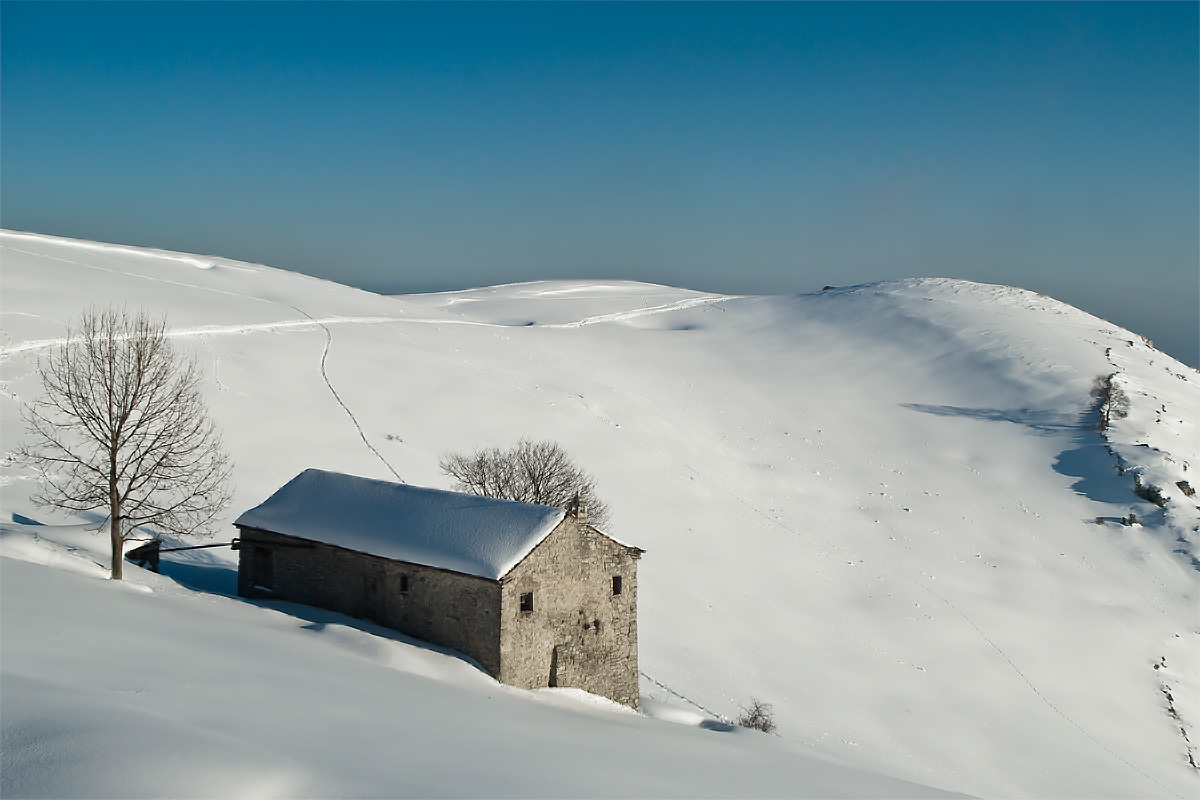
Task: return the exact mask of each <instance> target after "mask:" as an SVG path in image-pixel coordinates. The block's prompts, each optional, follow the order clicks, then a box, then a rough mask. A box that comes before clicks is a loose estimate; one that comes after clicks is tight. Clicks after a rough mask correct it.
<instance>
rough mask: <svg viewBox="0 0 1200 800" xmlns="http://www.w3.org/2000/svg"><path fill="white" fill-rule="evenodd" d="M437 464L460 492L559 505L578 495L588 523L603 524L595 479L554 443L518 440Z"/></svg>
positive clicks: (606, 516)
mask: <svg viewBox="0 0 1200 800" xmlns="http://www.w3.org/2000/svg"><path fill="white" fill-rule="evenodd" d="M440 466H441V468H442V472H444V473H446V474H447V475H449V476H450V477H451V478H454V480H455V485H454V488H455V489H456V490H457V491H460V492H469V493H470V494H477V495H480V496H482V497H498V498H501V499H504V500H520V501H521V502H524V503H538V504H539V505H544V506H556V507H559V508H566V507H567V506H569V505H570V504H571V503H572V501H573V500H574V499H575V496H576V495H578V496H579V500H580V501H581V502H582V503H584V504H585V506H586V509H587V518H588V522H589V523H591V524H592V525H595V526H596V527H597V528H600V527H604V526H605V525H607V524H608V522H609V510H608V504H607V503H605V502H604V501H603V500H601V499H600V498H599V497H597V496H596V482H595V480H594V479H593V478H592V476H591V475H588V474H587V473H586V472H584V471H583V470H582V469H580V468H579V467H578V466H577V465H576V464H575V462H574V461H572V460H571V457H570V456H568V455H567V453H566V451H565V450H563V449H562V447H560V446H559V445H558V443H557V442H549V441H542V442H534V441H530V440H529V439H521V440H520V441H518V442H517V444H516V445H515V446H514V447H512V448H511V449H509V450H500V449H499V448H496V447H490V448H487V449H484V450H476V451H475V452H473V453H470V454H463V453H448V454H446V455H445V456H444V457H443V458H442V461H441V464H440Z"/></svg>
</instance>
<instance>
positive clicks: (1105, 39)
mask: <svg viewBox="0 0 1200 800" xmlns="http://www.w3.org/2000/svg"><path fill="white" fill-rule="evenodd" d="M1198 9H1200V6H1198V5H1197V4H1196V3H1061V4H1060V3H952V2H951V3H929V4H909V3H903V2H897V3H883V4H876V3H769V4H757V3H734V4H726V3H702V4H691V3H667V4H659V3H616V4H609V3H595V4H593V3H533V4H524V3H522V4H509V3H486V4H476V3H445V4H443V3H288V2H281V3H203V2H201V3H106V2H96V3H26V2H4V3H3V4H2V5H0V76H2V77H0V80H2V85H0V104H2V105H0V111H2V113H0V135H2V141H3V149H2V151H0V175H2V184H0V190H2V191H0V225H3V227H5V228H10V229H18V230H27V231H37V232H41V233H50V234H57V235H62V236H71V237H77V238H83V239H91V240H97V241H105V242H119V243H126V244H137V245H144V246H151V247H160V248H166V249H172V250H181V251H186V252H200V253H212V254H219V255H223V256H227V257H230V258H237V259H242V260H246V261H253V262H259V263H265V264H269V265H272V266H277V267H283V268H287V269H293V270H297V271H301V272H305V273H309V274H312V275H317V276H320V277H324V278H328V279H331V280H336V281H339V282H342V283H348V284H351V285H355V286H360V287H362V288H367V289H371V290H373V291H381V292H389V293H407V292H420V291H432V290H442V289H454V288H465V287H472V286H480V285H488V284H497V283H507V282H513V281H522V280H532V279H541V278H582V277H586V278H627V279H634V280H641V281H650V282H656V283H663V284H670V285H675V286H683V287H689V288H694V289H702V290H709V291H720V292H730V293H772V294H790V293H801V292H810V291H816V290H819V289H820V288H821V287H822V286H824V285H826V284H830V285H849V284H857V283H864V282H869V281H875V280H881V279H886V278H893V277H904V276H945V277H957V278H965V279H970V280H977V281H984V282H989V283H1000V284H1010V285H1017V286H1022V287H1025V288H1028V289H1033V290H1035V291H1039V292H1043V293H1045V294H1048V295H1051V296H1053V297H1056V298H1058V299H1060V300H1063V301H1066V302H1068V303H1071V304H1073V305H1076V306H1079V307H1081V308H1083V309H1085V310H1088V311H1090V312H1092V313H1094V314H1097V315H1099V316H1101V317H1104V318H1106V319H1108V320H1111V321H1113V322H1115V323H1117V324H1119V325H1122V326H1124V327H1127V328H1130V329H1131V330H1134V331H1136V332H1138V333H1140V334H1143V335H1145V336H1147V337H1149V338H1150V339H1152V340H1154V342H1155V344H1156V346H1158V347H1159V348H1160V349H1162V350H1164V351H1165V352H1167V353H1169V354H1171V355H1173V356H1175V357H1176V358H1179V359H1180V360H1182V361H1184V362H1186V363H1188V364H1190V365H1192V366H1198V365H1200V336H1198V331H1200V318H1198V315H1200V244H1198V242H1200V222H1198V220H1200V199H1198V186H1200V166H1198V153H1200V135H1198V130H1200V99H1198V98H1200V81H1198V77H1197V68H1196V64H1197V62H1198V59H1200V53H1198V48H1197V30H1198V26H1200V15H1198Z"/></svg>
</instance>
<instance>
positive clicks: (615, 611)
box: [499, 517, 640, 708]
mask: <svg viewBox="0 0 1200 800" xmlns="http://www.w3.org/2000/svg"><path fill="white" fill-rule="evenodd" d="M639 555H640V551H638V550H637V549H636V548H631V547H626V546H624V545H621V544H618V543H617V542H615V541H613V540H612V539H610V538H608V537H607V536H604V535H603V534H601V533H599V532H598V531H596V530H595V529H594V528H591V527H589V526H587V525H585V524H581V523H578V522H577V521H576V520H575V519H574V518H573V517H567V518H566V519H564V520H563V521H562V522H561V523H560V524H559V526H558V527H557V528H555V529H554V531H553V532H551V533H550V535H549V536H547V537H546V539H544V540H543V541H542V542H541V543H540V544H539V545H538V546H537V547H535V548H534V549H533V551H532V552H531V553H530V554H529V555H528V556H526V557H525V559H524V560H522V561H521V563H520V564H518V565H517V566H516V567H514V568H513V569H512V570H511V571H510V572H509V573H508V574H507V575H505V576H504V578H502V579H501V587H502V599H501V615H500V663H501V667H500V676H499V677H500V681H501V682H502V683H507V684H510V685H512V686H518V687H520V688H525V689H533V688H537V687H542V686H547V685H557V686H563V687H571V688H576V689H583V690H584V691H588V692H591V693H593V694H598V695H601V696H603V697H608V698H609V699H611V700H615V701H617V702H619V703H624V704H625V705H628V706H632V707H633V708H637V707H638V662H637V559H638V556H639ZM614 576H619V577H620V578H621V593H620V594H615V595H614V594H613V577H614ZM528 593H532V595H533V598H532V599H533V610H532V611H521V597H522V595H526V594H528Z"/></svg>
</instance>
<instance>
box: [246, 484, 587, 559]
mask: <svg viewBox="0 0 1200 800" xmlns="http://www.w3.org/2000/svg"><path fill="white" fill-rule="evenodd" d="M564 516H565V513H564V512H563V510H562V509H557V508H550V507H549V506H539V505H533V504H532V503H515V502H511V501H509V500H493V499H490V498H487V497H475V496H473V495H469V494H461V493H459V492H447V491H443V490H440V489H426V488H424V487H420V486H408V485H406V484H402V483H395V482H393V481H383V480H378V479H374V478H360V477H357V476H355V475H345V474H343V473H340V472H327V471H325V470H320V469H306V470H305V471H304V472H301V473H300V474H299V475H297V476H296V477H295V478H292V479H291V480H290V481H288V482H287V483H286V484H285V485H284V486H283V487H281V488H280V489H279V490H278V491H277V492H275V493H274V494H272V495H271V496H270V497H269V498H267V499H266V500H264V501H263V502H262V503H260V504H259V505H257V506H255V507H254V508H252V509H250V510H249V511H247V512H245V513H244V514H242V515H241V516H240V517H238V518H237V520H236V521H235V524H237V525H248V526H252V527H256V528H262V529H263V530H268V531H274V532H275V533H283V534H287V535H289V536H297V537H300V538H302V539H309V540H311V541H317V542H325V543H326V544H334V545H337V546H339V547H345V548H347V549H349V550H356V551H358V552H360V553H369V554H371V555H376V556H383V557H384V558H391V559H396V560H398V561H408V562H410V563H413V564H424V565H425V566H427V567H439V568H441V569H448V570H454V571H455V572H462V573H465V574H467V575H477V576H479V577H481V578H490V579H492V580H499V579H500V578H501V577H503V576H504V575H506V574H508V571H509V570H511V569H512V568H513V567H515V566H516V565H517V564H518V563H519V562H520V561H521V559H523V558H525V556H527V555H529V552H530V551H531V550H533V548H534V547H536V546H537V545H538V544H539V543H541V541H542V540H543V539H545V538H546V536H548V535H549V534H550V531H552V530H554V528H555V526H557V525H558V523H560V522H562V520H563V517H564Z"/></svg>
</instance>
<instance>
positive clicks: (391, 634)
mask: <svg viewBox="0 0 1200 800" xmlns="http://www.w3.org/2000/svg"><path fill="white" fill-rule="evenodd" d="M201 559H203V557H202V556H201V557H200V558H199V559H198V558H197V556H196V555H193V556H192V557H191V558H189V559H187V560H175V559H168V558H167V557H166V556H165V555H164V556H163V557H162V558H161V559H160V560H159V565H158V567H159V569H158V571H159V574H160V575H164V576H166V577H168V578H170V579H171V580H173V581H175V582H176V583H178V584H179V585H180V586H182V587H184V588H185V589H190V590H192V591H194V592H202V593H204V594H213V595H219V596H221V597H228V598H230V599H232V600H236V601H238V602H240V603H246V604H247V605H252V606H258V607H259V608H267V609H271V610H272V611H277V612H279V613H281V614H286V615H288V616H290V617H294V618H295V619H296V620H298V621H299V622H301V623H302V624H300V626H299V627H301V628H303V629H304V630H307V631H311V632H313V633H321V632H323V631H324V630H325V629H326V628H328V627H330V626H338V627H342V628H352V629H355V630H359V631H362V632H363V633H369V634H371V635H372V636H376V637H379V638H381V639H390V640H391V641H394V642H399V643H400V644H406V645H411V646H413V647H417V648H420V649H422V650H427V651H429V652H431V653H439V654H441V655H444V656H449V657H451V658H456V659H458V660H460V661H464V662H466V663H467V664H470V665H471V666H472V667H474V668H476V669H478V670H479V671H480V672H482V673H484V674H485V675H486V674H487V671H486V670H484V668H483V666H482V665H481V664H479V662H477V661H476V660H475V659H473V658H471V657H469V656H466V655H463V654H462V653H460V652H459V651H457V650H452V649H450V648H448V647H442V646H440V645H436V644H433V643H432V642H427V641H425V640H423V639H414V638H413V637H411V636H406V635H405V634H403V633H400V631H397V630H395V629H393V628H388V627H385V626H383V625H379V624H378V623H375V622H371V621H369V620H365V619H359V618H358V617H351V616H348V615H346V614H343V613H341V612H338V611H327V610H325V609H323V608H317V607H316V606H306V605H302V604H300V603H292V602H288V601H286V600H272V599H269V598H247V597H242V596H240V595H239V594H238V593H237V584H238V580H237V578H238V571H237V567H236V566H234V565H231V564H229V563H227V562H224V561H218V560H216V559H213V560H208V559H203V560H201Z"/></svg>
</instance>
